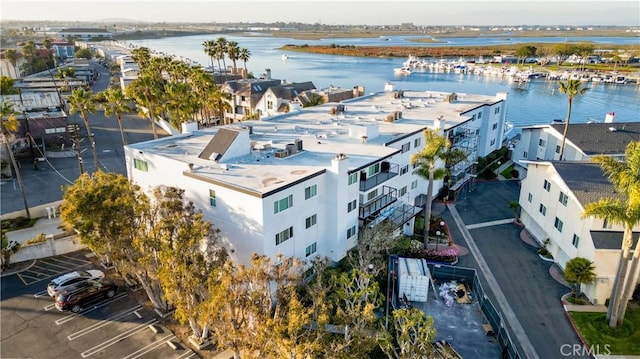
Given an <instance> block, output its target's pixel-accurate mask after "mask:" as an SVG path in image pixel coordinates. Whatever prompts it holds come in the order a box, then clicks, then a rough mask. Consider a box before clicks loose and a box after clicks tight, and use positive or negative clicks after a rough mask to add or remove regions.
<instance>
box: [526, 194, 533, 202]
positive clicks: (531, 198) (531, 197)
mask: <svg viewBox="0 0 640 359" xmlns="http://www.w3.org/2000/svg"><path fill="white" fill-rule="evenodd" d="M527 201H529V203H531V201H533V194H532V193H529V198H527Z"/></svg>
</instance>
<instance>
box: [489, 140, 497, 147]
mask: <svg viewBox="0 0 640 359" xmlns="http://www.w3.org/2000/svg"><path fill="white" fill-rule="evenodd" d="M495 144H496V139H495V138H494V139H492V140H491V144H490V145H489V146H493V145H495Z"/></svg>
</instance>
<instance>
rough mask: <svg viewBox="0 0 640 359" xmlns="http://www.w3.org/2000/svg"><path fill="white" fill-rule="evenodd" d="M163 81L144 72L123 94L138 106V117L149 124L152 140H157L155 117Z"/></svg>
mask: <svg viewBox="0 0 640 359" xmlns="http://www.w3.org/2000/svg"><path fill="white" fill-rule="evenodd" d="M162 91H163V81H162V79H161V78H160V77H159V76H158V75H154V74H150V73H147V72H144V73H142V74H140V76H138V78H136V79H135V80H134V81H133V82H131V83H130V84H129V86H127V88H126V90H125V93H126V96H127V97H128V98H131V99H133V100H134V101H135V102H136V104H137V105H138V110H139V114H140V116H143V117H146V118H148V119H149V121H150V122H151V129H152V131H153V138H155V139H157V138H158V131H157V129H156V116H158V115H159V113H160V111H161V108H162V107H161V104H162V99H163V93H162Z"/></svg>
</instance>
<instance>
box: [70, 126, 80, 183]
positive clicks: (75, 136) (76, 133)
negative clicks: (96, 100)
mask: <svg viewBox="0 0 640 359" xmlns="http://www.w3.org/2000/svg"><path fill="white" fill-rule="evenodd" d="M67 132H69V134H70V135H71V140H72V141H73V147H74V148H75V150H76V155H77V156H78V167H79V168H80V175H81V176H82V174H83V173H84V165H83V163H82V151H81V150H80V141H82V139H81V138H80V126H78V125H77V124H75V123H72V124H69V125H67Z"/></svg>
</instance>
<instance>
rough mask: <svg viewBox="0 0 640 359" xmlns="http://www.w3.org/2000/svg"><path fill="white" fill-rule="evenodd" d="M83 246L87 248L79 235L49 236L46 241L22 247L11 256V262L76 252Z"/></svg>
mask: <svg viewBox="0 0 640 359" xmlns="http://www.w3.org/2000/svg"><path fill="white" fill-rule="evenodd" d="M74 240H75V243H74ZM83 248H86V246H85V245H84V244H81V243H80V239H79V238H78V237H77V236H72V237H65V238H61V239H53V238H48V239H47V240H46V241H45V242H42V243H36V244H32V245H29V246H23V247H21V248H20V250H19V251H18V252H17V253H16V254H14V255H12V256H11V263H18V262H23V261H28V260H32V259H38V258H45V257H51V256H55V255H59V254H65V253H69V252H74V251H77V250H80V249H83Z"/></svg>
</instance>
